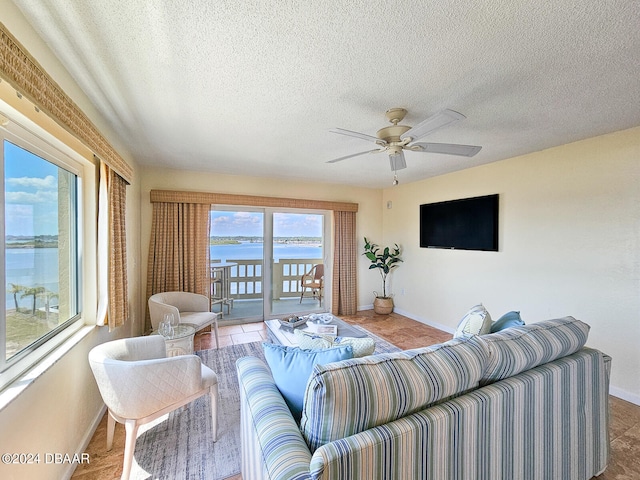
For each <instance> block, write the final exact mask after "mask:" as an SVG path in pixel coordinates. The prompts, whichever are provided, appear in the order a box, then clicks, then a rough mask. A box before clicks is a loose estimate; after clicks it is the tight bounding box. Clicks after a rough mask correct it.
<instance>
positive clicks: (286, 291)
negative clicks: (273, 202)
mask: <svg viewBox="0 0 640 480" xmlns="http://www.w3.org/2000/svg"><path fill="white" fill-rule="evenodd" d="M271 218H272V221H273V235H272V246H273V255H272V257H271V258H272V262H271V278H272V285H271V291H272V295H271V300H272V301H271V311H270V312H269V316H271V317H278V316H281V315H283V314H287V313H308V312H323V311H326V309H325V305H326V303H327V302H326V299H325V296H324V290H325V285H324V283H325V282H324V278H325V273H324V266H325V261H324V224H325V222H324V214H321V213H311V212H308V213H288V212H286V213H285V212H273V213H272V217H271Z"/></svg>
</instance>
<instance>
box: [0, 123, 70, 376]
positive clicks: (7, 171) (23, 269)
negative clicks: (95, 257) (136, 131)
mask: <svg viewBox="0 0 640 480" xmlns="http://www.w3.org/2000/svg"><path fill="white" fill-rule="evenodd" d="M24 133H25V135H24V137H23V136H17V135H13V134H12V133H10V132H8V131H0V136H2V144H1V146H2V151H1V153H2V155H1V158H0V162H1V167H2V171H3V175H2V179H3V186H4V195H3V208H2V210H1V211H2V212H3V216H4V221H3V222H2V224H1V225H0V229H2V231H3V235H1V236H0V241H1V242H2V245H3V247H4V262H3V265H2V273H3V277H4V278H3V282H2V288H3V290H4V294H3V295H2V296H1V298H3V299H4V310H3V311H4V312H5V315H3V316H2V319H1V321H0V340H1V341H0V372H1V373H0V374H1V375H2V377H1V381H0V386H4V385H6V383H8V381H10V380H11V379H12V378H11V377H13V376H15V375H12V370H13V371H15V370H19V371H22V370H23V369H24V368H25V365H24V362H25V361H26V362H34V361H36V360H37V358H39V357H41V356H42V355H44V353H46V352H48V351H49V350H50V349H51V348H52V346H55V345H57V344H58V343H60V341H61V340H62V339H64V338H66V336H67V335H60V334H61V333H63V332H64V333H67V334H69V333H70V332H71V331H72V330H74V329H70V328H69V327H70V326H72V325H75V324H80V322H79V321H78V320H79V318H80V296H81V295H80V290H79V285H80V281H79V277H80V273H79V272H80V271H81V269H80V255H79V252H80V242H79V228H78V227H79V211H80V208H79V201H78V199H79V198H80V195H79V192H80V185H81V175H80V172H81V168H80V166H79V165H78V164H77V162H74V161H73V160H72V159H71V158H69V157H67V156H66V155H64V154H63V153H61V152H59V151H58V150H56V149H55V148H53V147H51V146H49V145H47V144H46V143H45V142H43V141H40V140H37V139H36V140H34V139H32V138H31V137H30V134H28V133H27V132H24ZM26 138H28V139H29V140H26ZM34 138H35V137H34Z"/></svg>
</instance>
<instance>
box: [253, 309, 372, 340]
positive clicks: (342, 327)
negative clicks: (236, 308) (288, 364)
mask: <svg viewBox="0 0 640 480" xmlns="http://www.w3.org/2000/svg"><path fill="white" fill-rule="evenodd" d="M325 315H330V314H325ZM330 316H331V321H330V322H328V323H326V322H321V323H319V324H316V323H313V322H311V321H309V322H307V324H306V325H302V326H300V327H297V328H295V330H304V331H305V332H314V331H315V326H316V325H336V326H337V327H338V333H337V336H338V337H355V338H365V337H366V336H367V335H366V334H365V333H362V331H360V330H357V329H355V328H353V326H351V325H349V324H348V323H347V322H345V321H344V320H341V319H340V318H338V317H336V316H334V315H330ZM264 323H265V325H266V326H267V336H268V338H269V340H271V342H273V343H276V344H278V345H285V346H288V347H297V346H298V338H297V337H296V334H295V330H294V329H293V328H291V327H285V326H284V325H282V324H281V323H280V321H279V320H277V319H274V320H265V321H264Z"/></svg>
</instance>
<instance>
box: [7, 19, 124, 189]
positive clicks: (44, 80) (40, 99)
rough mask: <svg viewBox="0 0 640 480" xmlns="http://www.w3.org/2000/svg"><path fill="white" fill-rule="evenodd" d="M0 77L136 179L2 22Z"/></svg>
mask: <svg viewBox="0 0 640 480" xmlns="http://www.w3.org/2000/svg"><path fill="white" fill-rule="evenodd" d="M0 78H2V79H3V80H6V81H7V82H8V83H9V84H11V86H12V87H13V88H15V89H16V91H17V92H18V94H19V95H24V96H25V97H27V98H28V99H29V100H30V101H31V102H33V104H34V105H35V106H37V107H38V108H39V109H40V110H42V111H43V112H45V113H46V114H47V115H49V116H50V117H51V118H52V119H53V120H55V121H56V122H57V123H58V124H59V125H60V126H61V127H63V128H64V129H65V130H67V131H68V132H69V133H71V134H72V135H74V136H75V137H77V138H78V139H79V140H80V141H81V142H82V143H84V144H85V145H86V146H87V147H88V148H89V149H91V150H92V151H93V152H94V153H95V154H96V155H97V156H98V157H100V159H101V160H102V161H104V162H105V163H106V164H107V165H109V167H110V168H112V169H113V170H115V171H116V172H117V173H118V175H120V176H121V177H122V178H123V179H124V180H126V181H127V182H128V183H131V182H132V181H133V169H132V168H131V166H130V165H129V164H128V163H127V162H126V161H125V160H124V159H123V158H122V157H120V155H119V154H118V153H117V152H116V151H115V149H114V148H113V147H112V146H111V145H110V144H109V142H107V140H106V139H105V138H104V137H103V136H102V134H101V133H100V132H99V131H98V129H97V128H96V126H95V125H94V124H93V123H91V121H90V120H89V118H88V117H87V116H86V115H85V114H84V113H83V112H82V110H80V108H79V107H78V106H77V105H76V104H75V103H74V102H73V100H71V99H70V98H69V97H68V96H67V95H66V94H65V93H64V92H63V91H62V89H61V88H60V86H59V85H58V84H57V83H56V82H54V81H53V79H52V78H51V77H50V76H49V75H48V74H47V73H46V72H45V71H44V69H43V68H42V67H41V66H40V64H39V63H38V62H37V61H36V60H35V59H34V58H33V57H32V56H31V55H30V54H29V52H27V50H26V49H25V48H24V47H23V46H22V45H21V44H20V42H18V40H16V39H15V37H14V36H13V35H11V34H10V33H9V32H8V30H7V29H6V27H5V26H4V25H3V24H2V23H1V22H0Z"/></svg>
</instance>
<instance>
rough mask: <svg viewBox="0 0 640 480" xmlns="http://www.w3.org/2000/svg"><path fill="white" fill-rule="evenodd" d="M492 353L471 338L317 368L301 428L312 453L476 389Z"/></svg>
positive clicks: (311, 382) (306, 400) (307, 393)
mask: <svg viewBox="0 0 640 480" xmlns="http://www.w3.org/2000/svg"><path fill="white" fill-rule="evenodd" d="M487 356H488V352H487V350H486V347H485V346H484V344H478V343H471V342H469V338H467V337H463V338H459V339H453V340H451V341H449V342H446V343H443V344H440V345H434V346H431V347H425V348H419V349H415V350H406V351H404V352H394V353H384V354H379V355H372V356H368V357H362V358H354V359H352V360H345V361H343V362H340V363H334V364H331V365H322V366H321V365H318V366H316V367H315V368H314V370H313V373H312V375H311V378H310V379H309V384H308V386H307V390H306V392H305V399H304V408H303V410H302V420H301V422H300V429H301V431H302V434H303V436H304V437H305V439H306V440H307V443H308V444H309V448H310V449H311V451H315V450H316V449H317V448H318V447H320V446H321V445H324V444H326V443H328V442H331V441H333V440H337V439H340V438H344V437H348V436H350V435H353V434H355V433H358V432H362V431H365V430H368V429H369V428H372V427H375V426H378V425H382V424H385V423H388V422H391V421H393V420H396V419H398V418H401V417H404V416H406V415H409V414H411V413H414V412H417V411H420V410H422V409H424V408H426V407H428V406H429V405H433V404H435V403H438V402H440V401H443V400H446V399H449V398H453V397H455V396H458V395H462V394H463V393H465V392H467V391H469V390H472V389H474V388H476V387H477V386H478V382H479V380H480V378H481V376H482V373H483V371H484V364H485V362H486V360H487Z"/></svg>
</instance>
